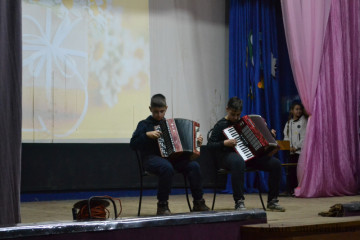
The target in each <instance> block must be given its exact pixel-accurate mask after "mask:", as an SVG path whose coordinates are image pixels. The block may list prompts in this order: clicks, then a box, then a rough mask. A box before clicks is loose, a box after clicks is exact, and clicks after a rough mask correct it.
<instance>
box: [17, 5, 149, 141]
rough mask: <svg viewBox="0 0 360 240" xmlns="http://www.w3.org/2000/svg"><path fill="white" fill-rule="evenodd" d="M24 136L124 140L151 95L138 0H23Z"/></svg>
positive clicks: (145, 26)
mask: <svg viewBox="0 0 360 240" xmlns="http://www.w3.org/2000/svg"><path fill="white" fill-rule="evenodd" d="M22 11H23V17H22V19H23V106H24V109H23V130H22V132H23V141H25V142H93V141H95V142H99V141H100V142H107V141H115V142H119V141H120V142H121V141H124V139H125V141H126V140H127V139H128V138H129V137H130V136H131V134H132V131H133V129H134V127H135V126H136V123H137V122H138V121H139V120H140V119H142V118H143V117H144V115H145V112H146V113H147V106H148V104H149V103H148V102H149V97H150V79H149V76H150V74H149V61H150V60H149V20H148V19H149V11H148V1H142V0H131V1H130V0H113V1H111V0H104V1H100V0H99V1H91V0H87V1H82V0H81V1H80V0H63V1H55V0H39V1H31V0H24V1H23V10H22Z"/></svg>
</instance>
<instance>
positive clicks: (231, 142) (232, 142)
mask: <svg viewBox="0 0 360 240" xmlns="http://www.w3.org/2000/svg"><path fill="white" fill-rule="evenodd" d="M224 146H225V147H235V146H236V139H227V140H225V141H224Z"/></svg>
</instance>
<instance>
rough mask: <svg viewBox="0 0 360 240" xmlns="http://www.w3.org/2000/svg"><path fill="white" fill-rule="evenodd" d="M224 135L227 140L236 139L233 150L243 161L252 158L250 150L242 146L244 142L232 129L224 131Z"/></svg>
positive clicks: (244, 145)
mask: <svg viewBox="0 0 360 240" xmlns="http://www.w3.org/2000/svg"><path fill="white" fill-rule="evenodd" d="M224 133H225V135H226V136H227V138H228V139H236V146H235V150H236V151H237V152H238V153H239V154H240V156H241V157H242V158H243V159H244V161H247V160H249V159H251V158H253V157H254V155H253V154H252V152H251V151H250V149H249V148H248V147H247V146H246V144H244V142H245V140H244V139H243V138H241V137H240V135H239V134H238V133H237V131H236V130H235V128H234V127H229V128H226V129H224Z"/></svg>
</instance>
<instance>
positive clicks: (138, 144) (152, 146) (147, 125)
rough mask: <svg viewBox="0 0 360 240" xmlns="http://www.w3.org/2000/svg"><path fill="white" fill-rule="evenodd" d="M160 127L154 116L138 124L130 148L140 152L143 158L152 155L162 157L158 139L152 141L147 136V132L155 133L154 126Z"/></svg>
mask: <svg viewBox="0 0 360 240" xmlns="http://www.w3.org/2000/svg"><path fill="white" fill-rule="evenodd" d="M156 125H159V121H156V120H155V119H154V118H153V117H152V116H149V117H148V118H147V119H145V120H142V121H140V122H139V123H138V125H137V127H136V130H135V131H134V133H133V135H132V137H131V140H130V147H131V148H132V149H133V150H139V151H140V153H141V156H142V157H143V158H147V157H149V156H150V155H158V156H160V150H159V145H158V142H157V140H156V139H150V138H148V137H147V136H146V132H150V131H154V130H155V129H154V126H156Z"/></svg>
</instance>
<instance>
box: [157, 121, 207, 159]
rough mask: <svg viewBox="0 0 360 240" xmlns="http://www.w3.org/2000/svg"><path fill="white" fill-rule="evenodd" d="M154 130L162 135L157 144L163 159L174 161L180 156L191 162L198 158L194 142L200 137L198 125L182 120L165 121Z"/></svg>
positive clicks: (198, 148) (196, 146) (198, 151)
mask: <svg viewBox="0 0 360 240" xmlns="http://www.w3.org/2000/svg"><path fill="white" fill-rule="evenodd" d="M154 129H155V130H158V131H160V132H161V133H162V134H161V137H160V138H158V144H159V148H160V154H161V156H162V157H163V158H168V159H170V160H174V159H177V158H179V157H180V156H182V157H187V158H189V159H190V160H193V159H195V158H197V157H199V156H200V146H198V144H197V141H196V139H197V137H198V136H199V135H200V124H199V123H197V122H194V121H191V120H187V119H182V118H174V119H166V120H164V121H161V122H160V124H159V125H156V126H155V127H154Z"/></svg>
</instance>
